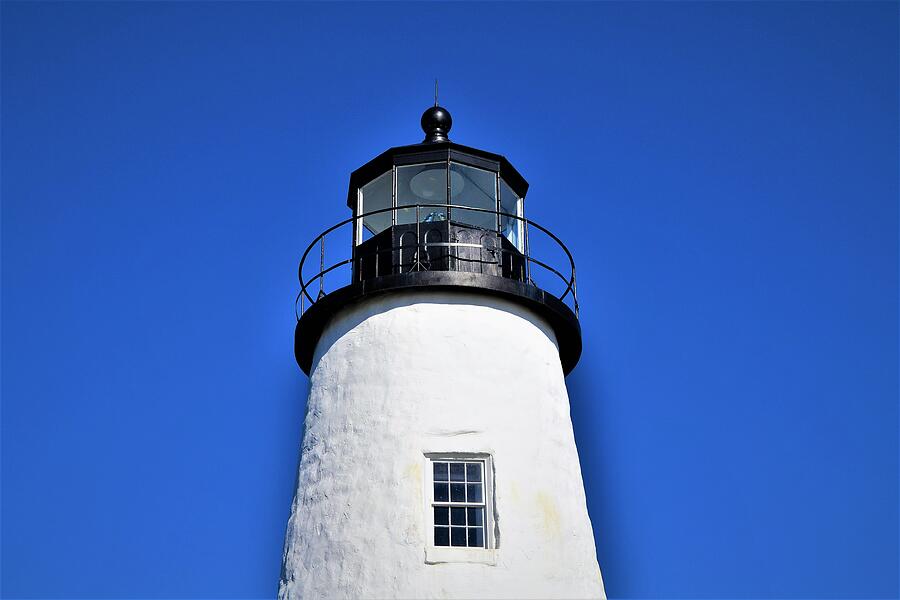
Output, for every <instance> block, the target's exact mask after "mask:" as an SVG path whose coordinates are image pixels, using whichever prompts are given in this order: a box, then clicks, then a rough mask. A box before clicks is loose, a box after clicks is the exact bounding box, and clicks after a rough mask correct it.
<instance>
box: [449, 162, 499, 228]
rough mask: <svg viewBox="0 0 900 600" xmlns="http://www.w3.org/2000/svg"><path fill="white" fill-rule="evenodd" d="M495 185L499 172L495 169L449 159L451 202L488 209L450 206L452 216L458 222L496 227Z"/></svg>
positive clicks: (481, 226) (483, 226) (482, 226)
mask: <svg viewBox="0 0 900 600" xmlns="http://www.w3.org/2000/svg"><path fill="white" fill-rule="evenodd" d="M496 185H497V174H496V173H494V172H493V171H485V170H484V169H476V168H475V167H469V166H466V165H460V164H457V163H450V203H451V204H454V205H461V206H471V207H474V208H482V209H485V210H486V211H487V212H482V211H474V210H465V209H451V211H450V213H451V219H452V220H453V221H455V222H457V223H464V224H466V225H472V226H475V227H480V228H481V229H490V230H493V231H496V230H497V213H496V211H497V193H496Z"/></svg>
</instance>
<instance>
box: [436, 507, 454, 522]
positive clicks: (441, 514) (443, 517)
mask: <svg viewBox="0 0 900 600" xmlns="http://www.w3.org/2000/svg"><path fill="white" fill-rule="evenodd" d="M448 511H449V509H448V508H447V507H446V506H435V507H434V524H435V525H449V524H450V522H449V521H448V518H449V517H448V516H447V515H448Z"/></svg>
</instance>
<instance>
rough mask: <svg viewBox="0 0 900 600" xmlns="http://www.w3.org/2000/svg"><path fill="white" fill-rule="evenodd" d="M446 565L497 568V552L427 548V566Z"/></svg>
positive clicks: (473, 549)
mask: <svg viewBox="0 0 900 600" xmlns="http://www.w3.org/2000/svg"><path fill="white" fill-rule="evenodd" d="M444 563H475V564H481V565H491V566H495V565H496V564H497V550H495V549H493V548H492V549H489V550H487V549H484V548H453V547H447V546H427V547H426V548H425V564H426V565H440V564H444Z"/></svg>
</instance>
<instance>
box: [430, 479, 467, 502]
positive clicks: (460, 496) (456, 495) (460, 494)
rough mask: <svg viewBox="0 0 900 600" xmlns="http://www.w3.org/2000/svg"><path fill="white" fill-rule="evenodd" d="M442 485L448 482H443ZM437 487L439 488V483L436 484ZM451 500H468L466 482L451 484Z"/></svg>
mask: <svg viewBox="0 0 900 600" xmlns="http://www.w3.org/2000/svg"><path fill="white" fill-rule="evenodd" d="M441 485H446V484H441ZM435 488H437V484H435ZM445 489H446V488H445ZM435 500H437V498H435ZM450 501H451V502H465V501H466V484H464V483H451V484H450Z"/></svg>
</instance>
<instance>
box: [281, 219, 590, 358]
mask: <svg viewBox="0 0 900 600" xmlns="http://www.w3.org/2000/svg"><path fill="white" fill-rule="evenodd" d="M457 217H459V218H457ZM376 218H380V219H384V220H385V222H389V223H391V225H388V226H386V227H385V228H384V229H383V230H381V231H379V232H378V233H376V234H374V235H371V236H369V237H368V238H367V239H365V240H364V241H362V242H360V243H358V244H353V243H352V240H353V239H354V238H355V237H356V234H358V233H359V232H360V224H361V223H362V222H364V221H366V220H371V219H376ZM476 219H477V220H479V222H480V223H481V224H483V225H484V224H488V223H495V224H496V227H491V228H486V227H479V226H475V225H473V224H472V223H471V221H473V220H476ZM404 220H405V221H409V222H400V221H404ZM503 224H506V227H505V229H504V225H503ZM510 224H513V225H512V226H510ZM536 254H537V255H536ZM539 256H540V258H539ZM298 271H299V279H300V292H299V294H298V295H297V299H296V305H295V309H296V316H297V330H296V336H295V353H296V355H297V361H298V364H300V367H301V368H302V369H303V370H304V371H305V372H307V373H309V369H310V367H311V362H312V354H313V350H314V347H315V340H317V339H318V337H319V335H320V334H321V332H322V330H323V328H324V327H325V325H326V324H327V321H328V320H329V319H330V317H331V316H332V315H333V314H334V313H335V312H337V310H339V309H340V308H341V307H343V306H345V305H347V304H349V303H352V302H355V301H358V300H361V299H362V298H364V297H370V296H373V295H378V294H385V293H390V292H396V291H401V290H408V289H420V290H421V289H425V288H427V289H442V290H447V289H456V290H462V291H469V292H481V293H487V294H490V295H493V296H499V297H504V298H507V299H509V300H512V301H514V302H518V303H520V304H524V305H525V306H527V307H528V308H530V309H532V310H534V311H535V312H537V313H538V314H539V315H540V316H542V317H543V318H544V319H546V320H547V321H548V322H549V324H550V325H551V326H552V327H553V330H554V332H555V333H556V337H557V343H558V345H559V351H560V360H561V362H562V366H563V371H564V373H566V374H568V373H569V371H571V370H572V369H573V368H574V367H575V364H576V363H577V362H578V358H579V357H580V355H581V329H580V326H579V324H578V294H577V285H576V277H575V261H574V259H573V258H572V254H571V252H570V251H569V249H568V248H567V247H566V245H565V244H564V243H563V242H562V240H560V239H559V238H558V237H557V236H556V235H554V234H553V233H552V232H551V231H549V230H548V229H546V228H544V227H542V226H541V225H539V224H537V223H535V222H533V221H530V220H528V219H526V218H524V217H521V216H519V215H516V214H512V213H506V212H502V211H500V210H496V209H495V210H490V209H486V208H480V207H473V206H469V205H465V204H449V203H423V204H413V205H404V206H402V207H388V208H381V209H377V210H372V211H369V212H360V213H358V214H356V215H354V216H353V217H350V218H348V219H345V220H343V221H341V222H339V223H337V224H335V225H332V226H331V227H329V228H328V229H326V230H325V231H323V232H322V233H321V234H319V235H318V236H317V237H316V238H315V239H313V241H312V242H310V244H309V245H308V246H307V247H306V250H305V251H304V252H303V255H302V257H301V259H300V267H299V270H298ZM310 342H312V343H310Z"/></svg>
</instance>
